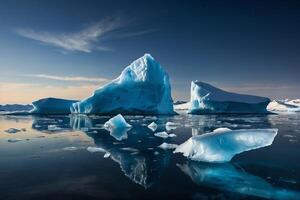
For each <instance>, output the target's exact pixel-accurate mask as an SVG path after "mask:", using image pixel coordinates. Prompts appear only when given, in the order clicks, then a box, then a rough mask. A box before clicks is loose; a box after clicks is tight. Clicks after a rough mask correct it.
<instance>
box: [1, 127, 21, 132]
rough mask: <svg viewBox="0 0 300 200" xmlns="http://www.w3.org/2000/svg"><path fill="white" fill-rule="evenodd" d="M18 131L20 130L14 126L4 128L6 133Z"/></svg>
mask: <svg viewBox="0 0 300 200" xmlns="http://www.w3.org/2000/svg"><path fill="white" fill-rule="evenodd" d="M20 131H21V130H19V129H16V128H9V129H7V130H5V132H6V133H18V132H20Z"/></svg>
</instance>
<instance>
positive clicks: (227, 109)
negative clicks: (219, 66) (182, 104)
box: [189, 81, 270, 114]
mask: <svg viewBox="0 0 300 200" xmlns="http://www.w3.org/2000/svg"><path fill="white" fill-rule="evenodd" d="M269 102H270V99H269V98H266V97H259V96H253V95H245V94H237V93H231V92H226V91H224V90H221V89H219V88H216V87H214V86H212V85H210V84H207V83H203V82H199V81H195V82H194V81H192V83H191V101H190V110H189V112H190V113H192V114H203V113H267V112H268V111H267V110H266V107H267V105H268V103H269Z"/></svg>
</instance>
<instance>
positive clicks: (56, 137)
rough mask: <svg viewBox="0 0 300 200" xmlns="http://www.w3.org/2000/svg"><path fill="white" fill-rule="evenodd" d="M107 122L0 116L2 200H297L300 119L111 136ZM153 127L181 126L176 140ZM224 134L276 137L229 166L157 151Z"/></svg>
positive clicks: (211, 123)
mask: <svg viewBox="0 0 300 200" xmlns="http://www.w3.org/2000/svg"><path fill="white" fill-rule="evenodd" d="M108 119H109V117H100V116H90V117H87V116H78V115H77V116H71V115H70V116H47V117H43V116H0V199H5V200H10V199H86V200H89V199H257V198H270V199H300V114H293V115H292V114H291V115H268V116H260V115H198V116H197V115H193V116H192V115H186V114H182V115H178V116H173V117H156V116H146V117H145V116H126V117H125V119H126V120H127V122H129V123H130V124H132V125H133V128H132V129H130V130H121V131H116V132H113V133H110V132H109V131H107V130H105V129H104V128H103V124H104V123H105V122H106V121H107V120H108ZM153 121H154V122H156V123H157V124H158V125H159V127H158V130H157V131H164V130H165V123H166V122H168V121H170V122H175V123H178V125H177V128H176V129H173V130H170V131H169V133H174V134H176V135H177V137H173V138H167V139H163V138H159V137H155V136H154V132H153V131H151V130H150V129H149V128H147V125H148V124H150V123H151V122H153ZM219 127H227V128H231V129H250V128H251V129H252V128H278V129H279V132H278V135H277V136H276V138H275V140H274V142H273V144H272V145H271V146H269V147H265V148H261V149H257V150H253V151H249V152H244V153H242V154H239V155H237V156H235V157H234V158H233V160H232V161H231V162H229V163H224V164H209V163H203V162H192V161H189V160H187V159H186V158H185V157H183V156H182V155H180V154H173V153H172V151H173V150H163V149H161V148H159V147H158V146H159V145H160V144H162V143H163V142H167V143H173V144H181V143H182V142H184V141H185V140H187V139H188V138H189V137H191V136H192V135H197V134H203V133H207V132H210V131H213V130H214V129H216V128H219ZM9 128H16V129H18V130H21V129H22V130H21V131H19V132H16V133H7V132H5V130H7V129H9ZM157 131H155V132H157ZM18 139H19V140H18ZM88 147H101V148H103V149H104V150H105V152H108V153H109V154H110V156H109V157H108V158H104V154H105V152H94V153H91V152H89V151H88V150H87V148H88ZM108 153H107V154H106V155H107V156H108V155H109V154H108Z"/></svg>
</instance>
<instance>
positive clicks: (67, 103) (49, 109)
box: [30, 98, 78, 114]
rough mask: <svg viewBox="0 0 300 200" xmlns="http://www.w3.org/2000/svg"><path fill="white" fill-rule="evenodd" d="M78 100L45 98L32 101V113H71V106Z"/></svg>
mask: <svg viewBox="0 0 300 200" xmlns="http://www.w3.org/2000/svg"><path fill="white" fill-rule="evenodd" d="M76 102H78V101H76V100H67V99H58V98H44V99H40V100H37V101H34V102H32V105H33V109H32V110H31V111H30V113H35V114H70V113H71V106H72V104H73V103H76Z"/></svg>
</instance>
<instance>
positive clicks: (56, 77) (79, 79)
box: [24, 74, 110, 83]
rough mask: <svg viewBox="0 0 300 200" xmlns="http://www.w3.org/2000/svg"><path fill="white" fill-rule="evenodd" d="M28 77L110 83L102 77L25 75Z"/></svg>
mask: <svg viewBox="0 0 300 200" xmlns="http://www.w3.org/2000/svg"><path fill="white" fill-rule="evenodd" d="M24 76H27V77H34V78H45V79H51V80H59V81H76V82H94V83H107V82H108V81H110V80H109V79H107V78H102V77H84V76H53V75H47V74H25V75H24Z"/></svg>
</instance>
